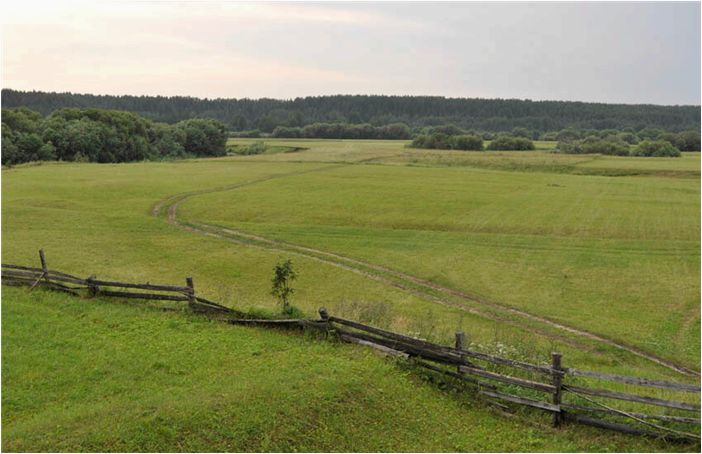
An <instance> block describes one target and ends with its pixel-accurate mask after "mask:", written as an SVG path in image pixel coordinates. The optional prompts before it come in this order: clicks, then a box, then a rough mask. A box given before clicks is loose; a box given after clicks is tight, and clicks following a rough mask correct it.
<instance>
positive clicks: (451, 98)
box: [2, 87, 702, 107]
mask: <svg viewBox="0 0 702 454" xmlns="http://www.w3.org/2000/svg"><path fill="white" fill-rule="evenodd" d="M5 90H11V91H14V92H20V93H32V92H34V93H54V94H59V95H63V94H66V95H79V96H105V97H107V96H112V97H125V96H129V97H134V98H138V97H148V98H190V99H197V100H201V101H241V100H249V101H261V100H273V101H283V102H290V101H294V100H296V99H305V98H331V97H335V96H349V97H350V96H359V97H360V96H368V97H374V96H375V97H387V98H393V97H394V98H442V99H448V100H480V101H521V102H533V103H539V102H544V103H547V102H564V103H576V104H602V105H610V106H658V107H701V105H702V100H701V102H700V104H655V103H645V102H642V103H624V102H602V101H579V100H567V99H560V100H559V99H539V100H534V99H530V98H499V97H496V98H483V97H469V96H446V95H386V94H358V93H355V94H352V93H336V94H326V95H304V96H295V97H291V98H274V97H266V96H262V97H258V98H253V97H252V98H249V97H242V98H236V97H230V98H226V97H216V98H209V97H199V96H192V95H158V94H156V95H144V94H141V95H134V94H119V95H115V94H96V93H86V92H74V91H47V90H40V89H32V90H19V89H15V88H11V87H3V88H2V91H5Z"/></svg>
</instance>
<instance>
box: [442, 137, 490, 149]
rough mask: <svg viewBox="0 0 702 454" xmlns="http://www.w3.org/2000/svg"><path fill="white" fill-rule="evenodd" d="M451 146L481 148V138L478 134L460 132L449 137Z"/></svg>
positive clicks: (456, 147)
mask: <svg viewBox="0 0 702 454" xmlns="http://www.w3.org/2000/svg"><path fill="white" fill-rule="evenodd" d="M450 143H451V148H452V149H454V150H473V151H482V150H483V139H482V138H481V137H479V136H475V135H469V134H462V135H459V136H453V137H451V139H450Z"/></svg>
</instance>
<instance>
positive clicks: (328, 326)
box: [319, 307, 332, 332]
mask: <svg viewBox="0 0 702 454" xmlns="http://www.w3.org/2000/svg"><path fill="white" fill-rule="evenodd" d="M319 318H320V319H322V323H324V324H325V325H326V329H327V332H329V331H331V328H332V326H331V322H330V321H329V312H327V309H326V308H324V307H320V308H319Z"/></svg>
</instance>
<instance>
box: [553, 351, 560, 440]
mask: <svg viewBox="0 0 702 454" xmlns="http://www.w3.org/2000/svg"><path fill="white" fill-rule="evenodd" d="M551 371H552V377H553V386H554V387H555V388H556V390H555V391H554V392H553V405H557V406H558V409H559V410H560V408H561V391H562V389H561V388H562V385H563V383H562V382H563V373H562V369H561V354H560V353H556V352H553V353H551ZM561 420H562V416H561V412H560V411H558V412H554V413H553V427H558V426H560V425H561Z"/></svg>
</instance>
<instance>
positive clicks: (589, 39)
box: [0, 0, 700, 104]
mask: <svg viewBox="0 0 702 454" xmlns="http://www.w3.org/2000/svg"><path fill="white" fill-rule="evenodd" d="M0 8H2V11H1V12H2V19H1V21H2V24H3V29H2V51H3V55H2V72H3V74H2V83H3V87H5V88H15V89H22V90H31V89H35V90H50V91H72V92H79V93H96V94H135V95H141V94H147V95H189V96H198V97H210V98H213V97H227V98H229V97H236V98H243V97H250V98H258V97H274V98H292V97H296V96H307V95H324V94H338V93H344V94H397V95H444V96H453V97H464V96H465V97H482V98H494V97H501V98H528V99H558V100H580V101H598V102H623V103H655V104H700V4H699V3H698V2H688V3H653V2H649V3H589V2H577V3H525V2H522V3H404V2H390V3H237V2H193V1H167V2H158V1H150V2H139V1H122V2H118V1H109V2H98V1H92V2H69V1H63V2H58V1H55V2H44V3H37V2H34V1H30V0H23V1H12V2H9V1H5V2H3V5H2V6H1V7H0Z"/></svg>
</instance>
